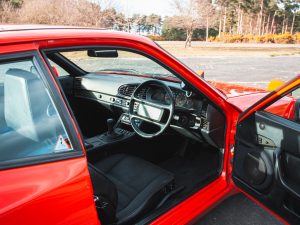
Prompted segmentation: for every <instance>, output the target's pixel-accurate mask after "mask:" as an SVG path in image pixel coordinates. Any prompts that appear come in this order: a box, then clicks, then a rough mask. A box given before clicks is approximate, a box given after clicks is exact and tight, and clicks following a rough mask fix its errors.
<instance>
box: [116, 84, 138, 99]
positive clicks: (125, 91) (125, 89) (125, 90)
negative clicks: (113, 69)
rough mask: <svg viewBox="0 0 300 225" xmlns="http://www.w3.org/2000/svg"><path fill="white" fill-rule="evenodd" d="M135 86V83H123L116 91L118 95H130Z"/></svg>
mask: <svg viewBox="0 0 300 225" xmlns="http://www.w3.org/2000/svg"><path fill="white" fill-rule="evenodd" d="M137 86H138V85H136V84H125V85H122V86H121V87H119V90H118V92H119V94H120V95H124V96H127V97H131V95H132V93H133V92H134V90H135V89H136V88H137Z"/></svg>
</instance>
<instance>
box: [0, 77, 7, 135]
mask: <svg viewBox="0 0 300 225" xmlns="http://www.w3.org/2000/svg"><path fill="white" fill-rule="evenodd" d="M5 128H6V122H5V118H4V85H3V83H1V82H0V134H1V133H2V130H4V129H5Z"/></svg>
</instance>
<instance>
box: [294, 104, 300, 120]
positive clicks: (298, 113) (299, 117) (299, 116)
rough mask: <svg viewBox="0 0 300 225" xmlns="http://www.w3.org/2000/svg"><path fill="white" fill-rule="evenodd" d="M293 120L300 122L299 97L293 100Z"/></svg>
mask: <svg viewBox="0 0 300 225" xmlns="http://www.w3.org/2000/svg"><path fill="white" fill-rule="evenodd" d="M294 120H295V122H296V123H300V98H298V99H297V100H296V102H295V111H294Z"/></svg>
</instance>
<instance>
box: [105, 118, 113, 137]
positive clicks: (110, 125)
mask: <svg viewBox="0 0 300 225" xmlns="http://www.w3.org/2000/svg"><path fill="white" fill-rule="evenodd" d="M106 122H107V134H108V135H114V134H115V132H114V125H115V120H114V119H111V118H109V119H107V121H106Z"/></svg>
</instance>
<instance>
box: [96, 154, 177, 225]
mask: <svg viewBox="0 0 300 225" xmlns="http://www.w3.org/2000/svg"><path fill="white" fill-rule="evenodd" d="M93 165H94V167H96V168H97V169H98V170H99V171H101V172H102V174H105V176H106V177H107V178H108V179H109V180H110V181H111V182H112V183H113V184H114V185H115V187H116V190H117V193H118V204H117V210H116V218H117V222H118V224H127V223H129V222H130V221H132V220H133V219H136V218H137V217H139V216H141V215H142V214H143V213H145V212H146V211H147V210H149V209H153V208H155V206H156V205H157V204H158V203H159V202H160V201H161V200H162V198H163V197H164V195H165V193H164V188H165V187H166V186H168V185H169V184H171V183H172V182H173V181H174V175H173V174H172V173H170V172H168V171H166V170H164V169H162V168H160V167H158V166H156V165H153V164H152V163H150V162H147V161H145V160H142V159H139V158H137V157H134V156H129V155H125V154H116V155H112V156H109V157H107V158H105V159H103V160H101V161H98V162H96V163H94V164H93ZM92 180H93V179H92ZM94 189H95V187H94ZM94 191H95V192H96V191H97V190H94Z"/></svg>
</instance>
